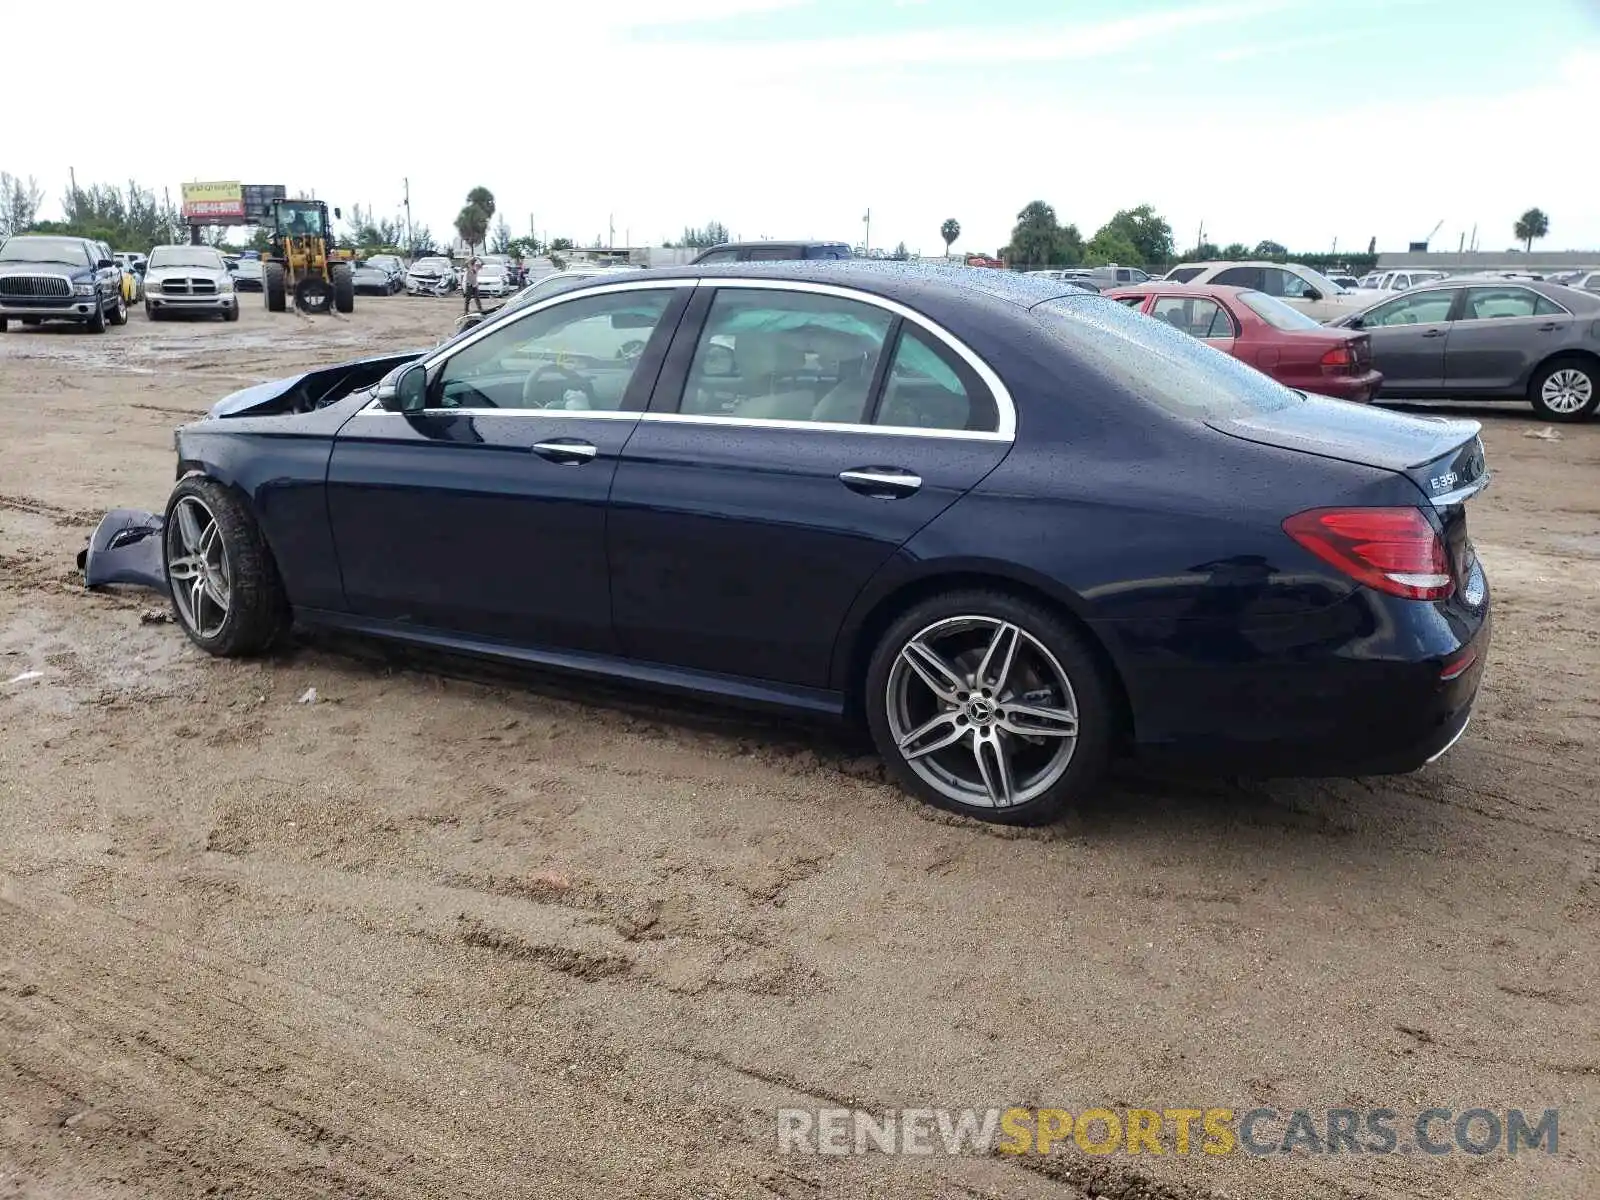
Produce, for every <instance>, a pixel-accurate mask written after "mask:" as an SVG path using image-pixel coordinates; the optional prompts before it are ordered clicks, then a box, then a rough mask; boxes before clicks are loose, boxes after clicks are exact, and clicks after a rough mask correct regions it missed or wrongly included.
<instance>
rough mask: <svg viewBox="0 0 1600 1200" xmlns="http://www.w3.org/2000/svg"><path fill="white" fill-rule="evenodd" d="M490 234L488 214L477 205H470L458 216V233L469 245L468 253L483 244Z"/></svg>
mask: <svg viewBox="0 0 1600 1200" xmlns="http://www.w3.org/2000/svg"><path fill="white" fill-rule="evenodd" d="M488 232H489V217H488V214H487V213H485V212H484V211H483V209H481V208H479V207H478V206H477V205H475V204H468V205H467V206H466V207H464V208H463V209H462V210H461V211H460V212H459V213H457V214H456V233H457V234H459V235H460V237H461V240H462V241H463V242H465V243H466V244H467V249H468V251H469V252H470V251H472V250H475V249H477V248H478V246H480V245H482V244H483V239H484V238H485V237H486V236H487V235H488Z"/></svg>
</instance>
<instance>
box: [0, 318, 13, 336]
mask: <svg viewBox="0 0 1600 1200" xmlns="http://www.w3.org/2000/svg"><path fill="white" fill-rule="evenodd" d="M9 328H11V322H10V319H9V318H7V317H0V333H4V332H5V331H6V330H7V329H9Z"/></svg>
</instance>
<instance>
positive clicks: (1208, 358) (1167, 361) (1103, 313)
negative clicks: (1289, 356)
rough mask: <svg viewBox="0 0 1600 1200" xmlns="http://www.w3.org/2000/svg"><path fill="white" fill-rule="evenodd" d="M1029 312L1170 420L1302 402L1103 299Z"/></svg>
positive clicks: (1065, 345)
mask: <svg viewBox="0 0 1600 1200" xmlns="http://www.w3.org/2000/svg"><path fill="white" fill-rule="evenodd" d="M1033 313H1034V315H1035V316H1036V317H1038V319H1039V321H1040V322H1041V323H1042V324H1043V325H1044V327H1045V330H1046V332H1047V333H1049V335H1050V336H1051V337H1052V338H1053V339H1054V340H1055V341H1056V342H1057V344H1059V345H1060V347H1061V348H1062V350H1063V351H1064V352H1065V353H1067V354H1068V355H1070V356H1071V357H1072V358H1073V359H1075V360H1076V361H1077V362H1079V363H1081V364H1083V365H1084V366H1086V367H1088V368H1089V369H1090V370H1092V371H1094V372H1095V373H1096V374H1099V375H1101V376H1103V377H1104V378H1106V379H1108V380H1110V381H1112V382H1113V383H1115V384H1117V385H1118V386H1120V387H1122V388H1125V389H1126V390H1128V391H1130V392H1132V393H1133V394H1134V395H1136V396H1140V397H1142V398H1143V399H1145V400H1148V401H1150V402H1151V403H1152V404H1156V405H1159V406H1160V407H1162V408H1164V409H1166V410H1167V411H1168V412H1170V413H1173V414H1174V415H1176V416H1180V417H1189V418H1191V419H1193V420H1197V421H1207V420H1226V419H1228V418H1231V417H1247V416H1251V415H1253V414H1255V413H1264V412H1275V411H1277V410H1278V409H1281V408H1288V407H1290V406H1291V405H1294V404H1301V403H1304V401H1305V397H1304V396H1302V395H1301V394H1300V393H1299V392H1295V391H1292V390H1290V389H1289V388H1286V387H1284V386H1283V385H1282V384H1281V383H1275V382H1274V381H1273V380H1271V379H1269V378H1268V377H1267V376H1265V375H1263V374H1262V373H1261V372H1260V371H1257V370H1256V369H1255V368H1254V367H1247V366H1245V365H1244V363H1242V362H1240V361H1239V360H1238V359H1236V358H1234V357H1233V356H1232V355H1229V354H1225V353H1223V352H1222V351H1221V350H1214V349H1212V348H1211V347H1210V346H1208V345H1206V344H1205V343H1204V342H1202V341H1200V340H1199V339H1198V338H1193V337H1190V336H1189V335H1188V334H1187V333H1184V332H1183V331H1182V330H1179V329H1175V328H1173V327H1172V326H1171V325H1168V324H1167V323H1166V322H1165V321H1157V320H1153V319H1151V318H1150V317H1147V316H1145V315H1144V314H1142V313H1140V312H1137V311H1135V310H1134V309H1131V308H1128V307H1127V306H1126V305H1122V304H1118V303H1117V302H1116V301H1115V300H1108V299H1106V298H1105V297H1103V296H1063V297H1061V298H1059V299H1056V300H1047V301H1045V302H1044V303H1043V304H1040V305H1038V306H1036V307H1035V308H1034V309H1033Z"/></svg>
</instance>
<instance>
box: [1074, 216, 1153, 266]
mask: <svg viewBox="0 0 1600 1200" xmlns="http://www.w3.org/2000/svg"><path fill="white" fill-rule="evenodd" d="M1083 261H1084V262H1086V263H1088V264H1089V265H1090V266H1091V267H1103V266H1105V265H1106V264H1107V263H1117V264H1119V265H1122V266H1126V265H1127V264H1129V263H1136V262H1140V261H1142V260H1141V259H1140V258H1139V248H1138V247H1137V246H1135V245H1134V244H1133V243H1132V242H1130V241H1129V240H1128V238H1127V235H1126V234H1124V233H1123V232H1122V231H1121V230H1119V229H1113V228H1112V227H1111V226H1110V225H1106V226H1105V227H1103V228H1102V229H1101V230H1100V232H1098V233H1096V234H1095V235H1094V237H1092V238H1090V239H1089V244H1088V245H1087V246H1085V247H1084V255H1083Z"/></svg>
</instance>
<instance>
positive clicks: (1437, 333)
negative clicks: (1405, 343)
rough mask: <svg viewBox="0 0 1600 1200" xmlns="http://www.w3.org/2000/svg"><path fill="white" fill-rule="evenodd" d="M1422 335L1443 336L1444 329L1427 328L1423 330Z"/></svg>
mask: <svg viewBox="0 0 1600 1200" xmlns="http://www.w3.org/2000/svg"><path fill="white" fill-rule="evenodd" d="M1422 336H1423V337H1443V336H1444V330H1442V329H1427V330H1424V331H1423V334H1422Z"/></svg>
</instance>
